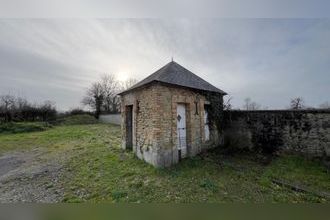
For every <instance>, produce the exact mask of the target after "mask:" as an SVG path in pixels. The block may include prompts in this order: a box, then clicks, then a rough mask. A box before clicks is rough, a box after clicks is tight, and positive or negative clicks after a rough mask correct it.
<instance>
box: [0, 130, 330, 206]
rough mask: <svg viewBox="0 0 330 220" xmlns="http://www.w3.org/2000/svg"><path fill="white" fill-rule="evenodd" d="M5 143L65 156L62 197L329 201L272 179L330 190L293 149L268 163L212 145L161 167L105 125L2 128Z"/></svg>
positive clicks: (328, 178) (319, 170) (329, 180)
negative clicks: (29, 130)
mask: <svg viewBox="0 0 330 220" xmlns="http://www.w3.org/2000/svg"><path fill="white" fill-rule="evenodd" d="M0 143H1V146H0V153H4V152H7V151H10V150H18V149H20V150H27V149H34V148H36V147H38V148H42V149H47V151H48V153H49V154H51V155H61V156H58V158H59V160H60V161H62V163H63V164H64V170H63V171H62V174H61V182H62V185H63V187H64V192H65V195H64V200H63V201H64V202H85V201H89V202H137V203H140V202H243V203H245V202H281V203H283V202H284V203H287V202H289V203H297V202H329V201H328V200H327V199H326V198H321V197H318V196H316V195H313V194H309V193H302V192H295V191H292V190H290V189H288V188H285V187H280V186H278V185H276V184H273V183H272V182H271V179H272V178H279V179H285V180H287V181H290V182H299V183H302V184H304V185H306V186H308V187H310V188H313V189H315V190H320V191H328V190H330V175H329V174H328V173H327V172H326V170H325V169H324V168H323V167H322V166H321V165H320V164H318V163H317V162H311V161H307V160H305V159H303V158H300V157H296V156H285V157H279V158H277V159H276V160H274V161H273V162H272V163H271V164H269V165H267V166H263V165H260V164H259V163H257V162H256V161H254V160H253V159H251V157H250V156H235V157H223V156H219V155H218V154H217V153H215V152H210V153H208V154H206V155H203V156H197V157H194V158H191V159H186V160H183V161H182V162H181V163H180V164H178V165H176V166H173V167H171V168H168V169H156V168H154V167H152V166H150V165H148V164H146V163H145V162H143V161H141V160H139V159H137V158H136V157H135V156H134V155H133V153H132V152H127V151H123V150H122V149H121V148H120V144H121V139H120V127H119V126H114V125H108V124H91V125H74V126H58V127H54V128H53V129H49V130H46V131H43V132H34V133H22V134H10V135H9V134H8V135H0ZM61 158H62V159H61Z"/></svg>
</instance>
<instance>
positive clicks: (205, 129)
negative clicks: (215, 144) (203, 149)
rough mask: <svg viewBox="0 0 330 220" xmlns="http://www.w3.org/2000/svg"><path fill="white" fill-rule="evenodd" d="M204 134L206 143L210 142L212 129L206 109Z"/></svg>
mask: <svg viewBox="0 0 330 220" xmlns="http://www.w3.org/2000/svg"><path fill="white" fill-rule="evenodd" d="M204 134H205V141H208V140H210V127H209V121H208V113H207V111H206V110H205V109H204Z"/></svg>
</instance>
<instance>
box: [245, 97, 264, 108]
mask: <svg viewBox="0 0 330 220" xmlns="http://www.w3.org/2000/svg"><path fill="white" fill-rule="evenodd" d="M243 108H244V109H245V110H258V109H260V104H258V103H256V102H254V101H252V100H251V98H249V97H248V98H246V99H244V105H243Z"/></svg>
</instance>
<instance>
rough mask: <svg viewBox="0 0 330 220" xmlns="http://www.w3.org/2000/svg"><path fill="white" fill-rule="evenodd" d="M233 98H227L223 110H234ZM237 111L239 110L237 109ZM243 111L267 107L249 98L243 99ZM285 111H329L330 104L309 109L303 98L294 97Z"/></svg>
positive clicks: (326, 103)
mask: <svg viewBox="0 0 330 220" xmlns="http://www.w3.org/2000/svg"><path fill="white" fill-rule="evenodd" d="M232 99H233V97H232V96H229V97H228V98H227V99H226V100H225V101H224V104H223V107H224V109H225V110H231V109H235V108H234V107H233V105H232V104H231V101H232ZM238 109H239V108H238ZM242 109H243V110H248V111H253V110H267V109H268V108H267V107H262V106H261V105H260V104H259V103H257V102H255V101H253V100H252V99H251V98H249V97H248V98H245V99H244V104H243V105H242ZM287 109H293V110H300V109H330V102H324V103H322V104H320V105H319V106H318V107H317V108H315V107H310V106H308V105H306V102H305V100H304V98H302V97H295V98H292V99H291V100H290V103H289V106H288V107H287Z"/></svg>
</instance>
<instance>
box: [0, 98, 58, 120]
mask: <svg viewBox="0 0 330 220" xmlns="http://www.w3.org/2000/svg"><path fill="white" fill-rule="evenodd" d="M56 113H57V111H56V108H55V104H54V103H53V102H51V101H45V102H43V103H30V102H28V101H27V100H26V99H25V98H22V97H18V96H14V95H0V122H12V121H15V122H20V121H50V120H54V119H55V118H56Z"/></svg>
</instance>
